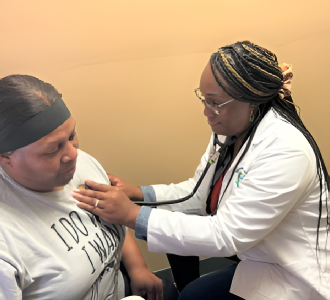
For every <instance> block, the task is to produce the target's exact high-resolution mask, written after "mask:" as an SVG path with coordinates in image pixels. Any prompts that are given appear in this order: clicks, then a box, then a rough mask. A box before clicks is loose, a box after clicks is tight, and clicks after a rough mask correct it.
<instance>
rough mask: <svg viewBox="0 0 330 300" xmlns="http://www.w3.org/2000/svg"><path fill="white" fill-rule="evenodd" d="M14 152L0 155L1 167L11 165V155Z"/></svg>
mask: <svg viewBox="0 0 330 300" xmlns="http://www.w3.org/2000/svg"><path fill="white" fill-rule="evenodd" d="M12 153H13V152H12V151H11V152H6V153H2V154H0V166H1V167H3V166H6V165H10V162H11V161H10V155H11V154H12Z"/></svg>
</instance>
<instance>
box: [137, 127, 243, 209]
mask: <svg viewBox="0 0 330 300" xmlns="http://www.w3.org/2000/svg"><path fill="white" fill-rule="evenodd" d="M236 140H237V137H236V136H232V137H227V138H226V140H225V142H224V143H221V142H220V141H219V139H218V136H217V134H216V133H213V147H212V148H211V150H210V154H209V159H208V161H207V165H206V167H205V169H204V171H203V173H202V175H201V177H200V178H199V180H198V182H197V183H196V185H195V187H194V189H193V191H192V192H191V193H190V194H189V195H188V196H185V197H183V198H179V199H176V200H166V201H157V202H144V201H133V203H135V204H137V205H141V206H160V205H166V204H176V203H181V202H184V201H187V200H189V199H190V198H192V197H193V196H194V195H195V193H196V192H197V190H198V188H199V187H200V185H201V183H202V181H203V179H204V177H205V175H206V173H207V171H208V170H209V168H210V166H211V165H212V164H214V163H215V162H216V161H217V160H218V158H219V156H220V160H223V159H224V158H225V156H226V153H227V150H228V147H229V146H230V145H232V144H233V143H235V141H236ZM217 145H219V146H220V148H219V150H218V151H217V150H216V146H217Z"/></svg>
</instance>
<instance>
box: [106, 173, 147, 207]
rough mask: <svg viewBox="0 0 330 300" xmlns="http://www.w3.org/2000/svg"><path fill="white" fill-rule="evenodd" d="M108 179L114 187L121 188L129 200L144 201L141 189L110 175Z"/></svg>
mask: <svg viewBox="0 0 330 300" xmlns="http://www.w3.org/2000/svg"><path fill="white" fill-rule="evenodd" d="M108 178H109V180H110V182H111V185H112V186H115V187H118V188H120V189H121V190H122V191H123V192H124V193H125V194H126V195H127V197H128V198H130V199H131V200H134V201H143V193H142V191H141V189H140V187H138V186H136V185H132V184H129V183H128V182H126V181H125V180H123V179H121V178H119V177H117V176H114V175H111V174H109V173H108Z"/></svg>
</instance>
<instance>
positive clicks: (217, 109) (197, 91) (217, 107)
mask: <svg viewBox="0 0 330 300" xmlns="http://www.w3.org/2000/svg"><path fill="white" fill-rule="evenodd" d="M195 94H196V96H197V98H198V99H199V100H201V101H202V103H203V104H204V105H205V106H207V107H208V108H209V109H212V110H213V111H214V112H215V113H216V114H217V115H218V114H219V113H220V107H222V106H224V105H225V104H227V103H229V102H232V101H234V100H235V99H230V100H228V101H227V102H225V103H222V104H215V103H207V102H206V100H205V97H204V96H203V94H202V93H201V90H200V88H197V89H195Z"/></svg>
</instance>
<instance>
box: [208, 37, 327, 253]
mask: <svg viewBox="0 0 330 300" xmlns="http://www.w3.org/2000/svg"><path fill="white" fill-rule="evenodd" d="M210 64H211V69H212V72H213V75H214V77H215V79H216V81H217V83H218V84H219V85H220V86H221V87H222V88H223V89H224V90H225V92H227V94H229V95H230V96H232V97H233V98H234V99H237V100H239V101H242V102H248V103H251V104H253V105H255V106H256V107H258V109H257V112H258V115H257V119H256V120H255V122H254V124H253V126H252V128H251V129H250V134H249V140H248V142H247V146H246V148H245V150H244V152H243V154H242V156H241V157H240V159H239V160H238V162H237V165H238V164H239V163H240V162H241V160H242V159H243V157H244V156H245V154H246V153H247V151H248V149H249V148H250V145H251V142H252V140H253V137H254V135H255V132H256V130H257V128H258V125H259V124H260V122H261V120H262V118H263V117H264V116H265V115H266V113H267V112H268V111H269V110H270V109H273V110H274V111H275V112H276V113H277V114H278V115H279V116H280V117H282V118H283V119H284V120H285V121H286V122H288V123H290V124H291V125H293V126H294V127H296V128H297V129H298V130H299V131H300V132H301V133H302V134H303V135H304V137H305V138H306V140H307V141H308V143H309V144H310V146H311V147H312V149H313V151H314V154H315V157H316V167H317V175H318V178H319V182H320V197H319V216H318V223H317V238H316V250H320V246H319V231H320V223H321V216H322V213H324V212H323V211H322V210H323V207H325V210H326V211H325V214H326V236H327V237H328V234H329V230H330V229H329V228H330V222H329V221H330V220H329V209H328V191H329V190H330V179H329V174H328V171H327V168H326V166H325V163H324V160H323V158H322V155H321V152H320V149H319V147H318V146H317V143H316V141H315V140H314V138H313V136H312V135H311V134H310V132H309V131H308V130H307V128H306V127H305V125H304V123H303V121H302V120H301V119H300V117H299V114H298V112H297V110H296V106H295V104H294V102H293V100H292V97H291V93H287V94H286V96H281V90H282V88H283V81H284V78H283V74H282V69H281V67H280V66H279V65H278V62H277V57H276V55H275V54H274V53H272V52H271V51H269V50H267V49H265V48H262V47H260V46H258V45H255V44H253V43H251V42H249V41H243V42H237V43H235V44H232V45H228V46H225V47H222V48H219V50H218V52H216V53H213V54H212V56H211V58H210ZM232 176H233V175H232ZM230 179H231V178H230ZM230 181H231V180H229V182H230ZM227 187H228V185H227V186H226V189H227ZM226 189H225V191H224V193H225V192H226ZM224 193H223V194H224ZM323 195H325V199H322V198H323V197H322V196H323ZM326 241H327V238H326Z"/></svg>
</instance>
